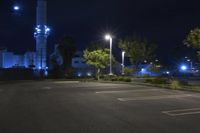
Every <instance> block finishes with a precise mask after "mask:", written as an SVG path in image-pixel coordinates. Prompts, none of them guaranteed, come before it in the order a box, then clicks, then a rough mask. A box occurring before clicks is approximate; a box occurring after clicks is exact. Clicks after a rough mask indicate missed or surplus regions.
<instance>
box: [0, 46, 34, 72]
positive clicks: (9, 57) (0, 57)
mask: <svg viewBox="0 0 200 133" xmlns="http://www.w3.org/2000/svg"><path fill="white" fill-rule="evenodd" d="M30 66H32V67H33V66H35V52H26V53H25V54H24V55H17V54H14V53H13V52H8V51H7V49H2V50H0V68H14V67H15V68H16V67H21V68H29V67H30Z"/></svg>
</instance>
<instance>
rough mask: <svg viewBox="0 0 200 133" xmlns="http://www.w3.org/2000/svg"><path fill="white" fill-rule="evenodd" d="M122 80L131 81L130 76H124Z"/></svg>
mask: <svg viewBox="0 0 200 133" xmlns="http://www.w3.org/2000/svg"><path fill="white" fill-rule="evenodd" d="M123 81H124V82H131V78H129V77H124V78H123Z"/></svg>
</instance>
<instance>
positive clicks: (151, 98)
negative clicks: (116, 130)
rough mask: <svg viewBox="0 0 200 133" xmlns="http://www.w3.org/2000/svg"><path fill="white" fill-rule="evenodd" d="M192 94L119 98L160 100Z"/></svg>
mask: <svg viewBox="0 0 200 133" xmlns="http://www.w3.org/2000/svg"><path fill="white" fill-rule="evenodd" d="M193 96H194V95H192V94H179V95H162V96H146V97H134V98H117V99H118V100H119V101H122V102H125V101H142V100H158V99H168V98H183V97H193Z"/></svg>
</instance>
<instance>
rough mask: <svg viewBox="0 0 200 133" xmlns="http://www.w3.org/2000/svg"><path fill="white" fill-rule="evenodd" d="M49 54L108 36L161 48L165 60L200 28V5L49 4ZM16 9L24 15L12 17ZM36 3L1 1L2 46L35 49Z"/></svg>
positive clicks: (175, 1) (70, 0) (150, 1)
mask: <svg viewBox="0 0 200 133" xmlns="http://www.w3.org/2000/svg"><path fill="white" fill-rule="evenodd" d="M47 1H48V25H49V26H50V27H51V29H52V33H51V35H50V37H49V42H48V45H49V49H52V47H53V45H54V44H55V43H57V42H58V40H59V38H60V37H61V36H62V35H63V34H66V35H70V36H72V37H74V38H75V40H76V42H77V44H78V46H79V47H80V48H83V47H84V46H85V45H87V44H88V43H89V42H91V41H95V40H101V39H102V35H103V34H104V33H105V32H106V31H110V32H113V33H114V34H115V36H116V39H117V38H120V37H124V36H126V35H132V34H133V33H136V34H138V35H142V36H145V37H146V38H147V39H149V40H150V41H153V42H156V43H158V44H159V51H161V52H159V53H160V55H161V56H166V55H167V54H169V53H168V52H169V51H170V50H172V49H173V48H174V47H176V46H178V45H182V41H183V39H184V38H185V36H186V34H187V33H188V32H189V31H190V29H192V28H195V27H198V26H200V8H199V5H200V2H199V0H190V1H188V0H57V1H55V0H47ZM14 3H18V4H19V5H20V6H21V7H22V10H21V11H20V12H19V13H14V12H13V11H12V5H13V4H14ZM35 7H36V0H1V1H0V20H1V21H0V23H1V24H0V46H6V47H8V48H9V49H10V50H15V51H19V52H23V51H25V50H27V49H34V46H35V40H34V38H33V31H34V25H35Z"/></svg>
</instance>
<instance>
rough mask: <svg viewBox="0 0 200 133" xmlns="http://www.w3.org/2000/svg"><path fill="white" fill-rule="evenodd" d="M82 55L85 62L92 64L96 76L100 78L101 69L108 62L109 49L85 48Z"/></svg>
mask: <svg viewBox="0 0 200 133" xmlns="http://www.w3.org/2000/svg"><path fill="white" fill-rule="evenodd" d="M83 57H84V58H85V60H86V63H87V64H89V65H92V66H94V67H95V68H96V69H97V71H96V78H97V79H98V80H99V79H100V73H101V70H102V69H104V68H105V67H106V66H107V65H108V64H109V49H97V50H93V51H89V50H87V49H86V50H85V51H84V54H83Z"/></svg>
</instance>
